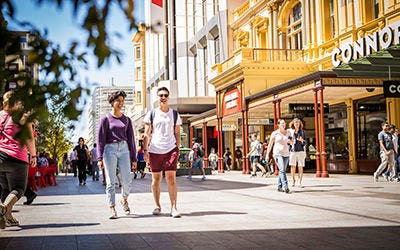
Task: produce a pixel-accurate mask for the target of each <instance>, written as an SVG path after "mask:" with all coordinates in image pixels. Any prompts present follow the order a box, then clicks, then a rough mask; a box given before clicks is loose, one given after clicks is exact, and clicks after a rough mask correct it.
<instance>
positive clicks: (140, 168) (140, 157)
mask: <svg viewBox="0 0 400 250" xmlns="http://www.w3.org/2000/svg"><path fill="white" fill-rule="evenodd" d="M137 160H138V166H137V171H136V172H139V173H140V179H143V178H144V177H145V176H146V173H145V172H144V170H145V168H146V161H145V160H144V151H143V145H142V146H140V147H139V150H138V152H137ZM136 172H135V177H134V178H135V179H136V175H137V173H136Z"/></svg>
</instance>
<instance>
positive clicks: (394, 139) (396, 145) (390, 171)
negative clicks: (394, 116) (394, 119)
mask: <svg viewBox="0 0 400 250" xmlns="http://www.w3.org/2000/svg"><path fill="white" fill-rule="evenodd" d="M389 133H390V134H391V135H392V142H393V151H394V161H395V163H396V164H395V165H396V166H395V167H394V168H392V166H388V167H387V170H386V171H385V172H384V173H383V174H382V176H383V178H384V179H385V180H386V181H393V179H394V178H395V177H396V174H397V156H398V152H399V139H398V137H397V133H396V126H395V125H393V124H390V126H389ZM393 171H394V172H393Z"/></svg>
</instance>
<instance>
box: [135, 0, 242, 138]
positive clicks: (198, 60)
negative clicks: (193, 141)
mask: <svg viewBox="0 0 400 250" xmlns="http://www.w3.org/2000/svg"><path fill="white" fill-rule="evenodd" d="M243 2H244V1H218V0H207V1H203V0H201V1H200V0H192V1H184V2H182V1H174V0H168V1H149V2H148V4H146V6H145V20H146V21H145V25H144V26H143V27H147V28H146V29H139V30H138V31H137V33H136V34H135V36H134V38H133V42H134V43H135V46H136V45H137V46H140V47H141V49H142V51H143V53H142V55H143V57H142V58H141V65H142V67H141V73H142V74H141V76H142V81H141V84H142V88H136V89H137V90H139V89H140V90H141V91H142V99H143V105H142V107H143V110H140V109H138V110H136V111H135V114H134V120H135V127H136V128H137V129H138V131H139V133H140V132H143V129H144V125H143V122H142V121H143V117H144V115H145V114H146V113H147V112H148V111H149V110H150V109H152V108H155V107H156V106H157V105H158V104H157V98H156V97H157V96H156V91H157V89H158V88H159V87H161V86H165V87H167V88H168V89H169V90H170V92H171V97H170V101H169V104H170V106H171V107H172V108H174V109H177V110H178V111H179V113H180V114H181V117H182V118H183V123H184V125H183V126H182V128H183V131H182V135H183V137H182V144H183V146H189V142H190V140H189V133H192V134H193V133H194V135H190V136H197V135H196V131H194V132H193V131H192V132H190V131H189V126H188V120H187V119H188V118H190V117H192V116H193V115H196V114H200V113H202V112H205V111H208V110H211V109H215V107H216V96H215V88H214V86H213V85H211V84H209V79H210V78H212V77H213V71H212V69H211V66H212V65H214V64H216V63H219V62H222V61H224V60H226V59H228V58H229V57H230V56H231V55H232V49H233V45H232V43H231V41H232V39H231V36H232V34H231V32H230V29H229V25H228V23H229V22H230V20H231V19H232V18H233V16H232V13H233V10H234V9H235V8H237V7H238V6H240V5H241V4H242V3H243ZM135 80H137V81H138V79H137V78H136V79H135ZM138 82H140V81H138ZM144 92H145V94H143V93H144ZM198 136H199V137H200V138H203V143H207V140H206V138H205V137H202V134H201V131H200V132H199V134H198ZM215 145H216V142H215Z"/></svg>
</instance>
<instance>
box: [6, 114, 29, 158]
mask: <svg viewBox="0 0 400 250" xmlns="http://www.w3.org/2000/svg"><path fill="white" fill-rule="evenodd" d="M0 131H2V132H1V133H0V151H1V152H3V153H6V154H7V155H9V156H11V157H14V158H16V159H18V160H21V161H24V162H28V151H27V149H26V146H24V147H22V148H21V144H20V143H19V141H17V140H15V139H14V136H15V134H17V133H18V131H19V125H18V124H15V123H14V122H13V120H12V118H11V116H10V114H9V113H7V112H6V111H4V110H2V111H0Z"/></svg>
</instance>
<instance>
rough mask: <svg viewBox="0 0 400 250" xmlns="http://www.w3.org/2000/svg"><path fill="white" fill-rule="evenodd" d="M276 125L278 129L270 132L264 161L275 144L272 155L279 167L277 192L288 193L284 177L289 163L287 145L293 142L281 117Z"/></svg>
mask: <svg viewBox="0 0 400 250" xmlns="http://www.w3.org/2000/svg"><path fill="white" fill-rule="evenodd" d="M277 125H278V129H277V130H275V131H273V132H272V133H271V137H270V140H269V143H268V148H267V153H266V155H265V161H266V162H269V153H270V152H271V149H272V147H273V146H274V144H275V146H274V149H273V156H274V158H275V162H276V163H277V164H278V168H279V177H278V192H285V193H290V190H289V187H288V183H287V178H286V168H287V166H288V163H289V145H291V144H292V143H293V142H292V140H290V138H289V137H290V132H289V131H288V130H286V122H285V121H284V120H283V119H279V120H278V123H277Z"/></svg>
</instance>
